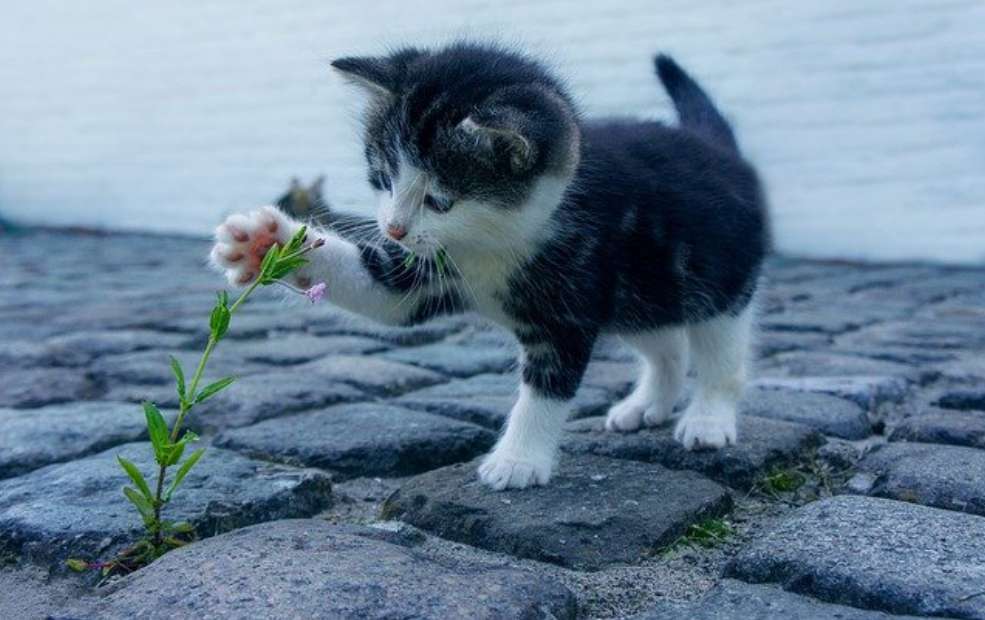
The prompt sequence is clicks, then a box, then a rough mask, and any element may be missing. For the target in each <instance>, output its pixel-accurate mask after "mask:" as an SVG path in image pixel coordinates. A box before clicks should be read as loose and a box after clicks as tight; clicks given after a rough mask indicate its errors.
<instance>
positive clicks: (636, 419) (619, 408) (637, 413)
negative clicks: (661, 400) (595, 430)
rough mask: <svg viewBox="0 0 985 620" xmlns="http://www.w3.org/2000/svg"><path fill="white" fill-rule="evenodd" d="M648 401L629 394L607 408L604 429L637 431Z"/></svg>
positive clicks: (641, 422) (622, 431) (641, 423)
mask: <svg viewBox="0 0 985 620" xmlns="http://www.w3.org/2000/svg"><path fill="white" fill-rule="evenodd" d="M648 405H649V403H647V402H645V401H644V400H643V399H640V398H635V397H634V395H633V394H630V395H629V396H627V397H626V398H624V399H622V400H621V401H619V402H618V403H616V404H615V405H612V407H610V408H609V413H608V414H607V415H606V416H605V430H607V431H615V432H620V433H631V432H633V431H638V430H639V429H640V426H642V425H643V414H644V412H645V411H646V408H647V406H648Z"/></svg>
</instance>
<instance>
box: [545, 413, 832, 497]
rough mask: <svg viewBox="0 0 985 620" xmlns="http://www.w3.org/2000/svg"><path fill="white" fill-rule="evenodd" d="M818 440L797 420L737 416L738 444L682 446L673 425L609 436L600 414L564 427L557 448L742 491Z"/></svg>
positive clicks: (803, 454) (817, 437) (802, 452)
mask: <svg viewBox="0 0 985 620" xmlns="http://www.w3.org/2000/svg"><path fill="white" fill-rule="evenodd" d="M823 441H824V439H823V437H822V436H821V435H819V434H818V433H817V432H816V431H814V430H812V429H811V428H809V427H807V426H803V425H801V424H795V423H791V422H783V421H776V420H768V419H764V418H759V417H753V416H744V417H742V418H740V419H739V443H738V444H737V445H735V446H729V447H726V448H724V449H721V450H685V449H684V447H683V446H681V445H680V444H679V443H677V442H676V441H675V440H674V438H673V425H672V424H666V425H663V426H661V427H658V428H652V429H645V430H641V431H639V432H637V433H619V434H613V433H610V432H607V431H605V430H604V419H603V418H587V419H584V420H578V421H575V422H572V423H570V424H569V425H568V434H567V435H566V437H565V441H564V444H563V449H564V450H566V451H568V452H572V453H588V454H596V455H599V456H607V457H613V458H618V459H629V460H634V461H642V462H647V463H659V464H660V465H663V466H664V467H669V468H671V469H689V470H694V471H698V472H701V473H702V474H704V475H705V476H708V477H709V478H712V479H714V480H717V481H719V482H721V483H723V484H727V485H729V486H733V487H737V488H741V489H748V488H750V487H751V486H752V485H754V484H755V483H756V482H757V481H759V480H760V479H761V478H762V477H763V476H764V475H766V474H767V473H769V472H770V471H771V470H773V469H776V468H779V467H783V466H786V465H791V464H794V463H796V462H797V461H799V460H800V459H801V458H802V457H804V456H806V455H807V453H808V452H809V451H810V450H811V449H812V448H815V447H817V446H818V445H820V444H821V443H822V442H823Z"/></svg>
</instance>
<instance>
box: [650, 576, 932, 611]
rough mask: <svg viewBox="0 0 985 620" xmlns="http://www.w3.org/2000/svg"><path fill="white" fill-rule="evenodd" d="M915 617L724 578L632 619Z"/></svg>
mask: <svg viewBox="0 0 985 620" xmlns="http://www.w3.org/2000/svg"><path fill="white" fill-rule="evenodd" d="M682 618H687V620H753V619H754V620H832V619H837V620H904V619H905V620H915V618H916V616H896V615H890V614H887V613H884V612H881V611H873V610H870V609H858V608H856V607H846V606H845V605H832V604H830V603H823V602H821V601H818V600H816V599H812V598H809V597H806V596H800V595H799V594H793V593H791V592H786V591H784V590H781V589H780V588H778V587H776V586H764V585H758V584H750V583H743V582H741V581H735V580H734V579H725V580H723V581H722V582H721V583H719V584H718V585H717V586H715V587H714V588H712V589H711V591H709V592H708V593H707V594H705V595H704V596H702V597H701V599H699V600H698V601H695V602H692V603H685V604H674V603H664V604H662V605H660V606H659V607H656V608H655V609H652V610H650V611H647V612H644V613H642V614H639V615H637V616H633V617H632V619H631V620H680V619H682Z"/></svg>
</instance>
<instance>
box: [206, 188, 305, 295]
mask: <svg viewBox="0 0 985 620" xmlns="http://www.w3.org/2000/svg"><path fill="white" fill-rule="evenodd" d="M298 226H299V224H297V223H296V222H294V221H293V220H291V219H290V218H288V217H287V216H285V215H284V214H282V213H281V212H280V211H278V210H277V209H276V208H274V207H263V208H261V209H257V210H255V211H251V212H250V213H248V214H246V215H241V214H237V215H230V216H229V217H228V218H226V221H225V222H223V223H222V224H220V225H219V227H218V228H216V230H215V245H214V246H212V253H211V254H210V259H211V261H212V264H213V265H214V266H215V267H216V268H217V269H219V270H220V271H222V272H223V273H224V274H225V276H226V278H227V279H228V280H229V283H230V284H233V285H239V286H243V285H246V284H249V283H251V282H253V280H255V279H256V278H257V276H258V275H259V274H260V263H262V262H263V257H264V256H266V255H267V251H268V250H269V249H270V248H271V247H272V246H273V245H274V244H275V243H278V244H281V245H284V244H285V243H287V242H288V241H289V240H290V238H291V237H292V236H293V235H294V233H295V232H296V231H297V229H298Z"/></svg>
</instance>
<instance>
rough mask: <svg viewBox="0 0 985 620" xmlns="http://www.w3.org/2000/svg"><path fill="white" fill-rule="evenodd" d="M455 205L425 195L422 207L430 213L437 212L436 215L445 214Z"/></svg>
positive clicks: (448, 201)
mask: <svg viewBox="0 0 985 620" xmlns="http://www.w3.org/2000/svg"><path fill="white" fill-rule="evenodd" d="M453 204H455V203H454V202H452V201H451V200H446V199H444V198H438V197H436V196H433V195H431V194H426V195H425V196H424V206H425V207H427V208H428V209H431V210H432V211H437V212H438V213H445V212H447V211H448V210H449V209H451V207H452V205H453Z"/></svg>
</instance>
